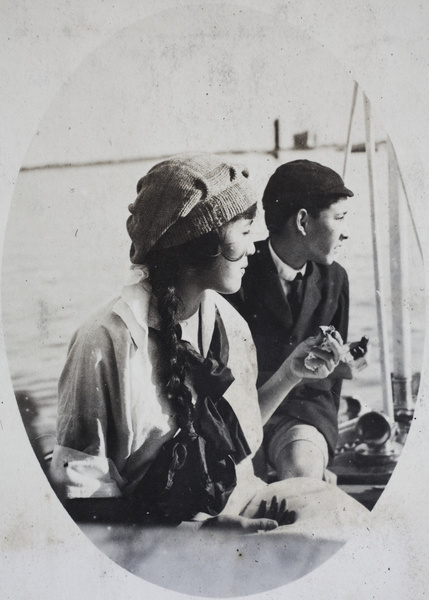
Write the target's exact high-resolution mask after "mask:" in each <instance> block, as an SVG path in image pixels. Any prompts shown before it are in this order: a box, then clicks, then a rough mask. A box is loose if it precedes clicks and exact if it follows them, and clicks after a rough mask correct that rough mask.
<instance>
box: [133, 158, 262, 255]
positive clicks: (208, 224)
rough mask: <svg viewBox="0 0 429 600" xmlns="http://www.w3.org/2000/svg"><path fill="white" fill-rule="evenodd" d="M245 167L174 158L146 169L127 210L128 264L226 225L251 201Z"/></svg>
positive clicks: (221, 161)
mask: <svg viewBox="0 0 429 600" xmlns="http://www.w3.org/2000/svg"><path fill="white" fill-rule="evenodd" d="M248 177H249V173H248V171H247V169H246V168H245V167H242V166H234V165H231V164H228V163H226V162H224V161H223V160H222V159H220V158H219V157H217V156H214V155H211V154H180V155H177V156H174V157H173V158H171V159H168V160H165V161H163V162H161V163H159V164H157V165H155V166H154V167H152V169H150V171H149V172H148V173H147V175H145V176H144V177H142V178H141V179H140V181H139V182H138V184H137V194H138V196H137V198H136V200H135V202H134V203H133V204H130V206H129V207H128V209H129V211H130V213H131V216H130V217H129V218H128V220H127V230H128V234H129V236H130V237H131V241H132V244H131V249H130V258H131V262H132V263H137V264H139V263H143V262H144V261H145V258H146V256H147V253H148V252H149V250H150V249H151V248H152V247H153V246H154V245H155V244H156V245H157V248H169V247H172V246H178V245H180V244H183V243H185V242H188V241H190V240H192V239H194V238H197V237H200V236H201V235H203V234H205V233H208V232H209V231H212V230H213V229H215V228H217V227H221V226H222V225H224V224H225V223H228V221H230V220H231V219H233V218H234V217H236V216H237V215H239V214H241V213H243V212H245V211H246V210H247V209H248V208H250V207H251V206H252V205H253V204H255V202H256V199H255V197H254V195H253V192H252V189H251V187H250V185H249V183H248Z"/></svg>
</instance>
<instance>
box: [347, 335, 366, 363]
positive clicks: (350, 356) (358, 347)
mask: <svg viewBox="0 0 429 600" xmlns="http://www.w3.org/2000/svg"><path fill="white" fill-rule="evenodd" d="M368 342H369V337H368V336H366V335H363V336H362V338H361V339H360V341H359V342H357V343H356V342H355V343H354V344H350V346H349V350H348V352H347V353H346V354H345V355H344V356H343V357H341V360H342V361H343V362H353V361H354V360H357V359H358V358H362V356H365V354H366V352H367V350H368Z"/></svg>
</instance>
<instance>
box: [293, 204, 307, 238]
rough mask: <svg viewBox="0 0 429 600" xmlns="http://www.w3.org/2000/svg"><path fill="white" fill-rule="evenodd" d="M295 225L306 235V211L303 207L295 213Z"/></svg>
mask: <svg viewBox="0 0 429 600" xmlns="http://www.w3.org/2000/svg"><path fill="white" fill-rule="evenodd" d="M295 223H296V227H297V229H298V232H299V233H300V234H301V235H307V227H308V212H307V211H306V209H305V208H300V209H299V211H298V212H297V214H296V220H295Z"/></svg>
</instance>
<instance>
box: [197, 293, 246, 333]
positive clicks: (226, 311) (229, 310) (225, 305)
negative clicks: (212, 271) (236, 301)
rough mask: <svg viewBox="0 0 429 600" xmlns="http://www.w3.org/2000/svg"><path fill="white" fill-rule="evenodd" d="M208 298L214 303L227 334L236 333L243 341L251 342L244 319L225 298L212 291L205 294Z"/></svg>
mask: <svg viewBox="0 0 429 600" xmlns="http://www.w3.org/2000/svg"><path fill="white" fill-rule="evenodd" d="M206 293H207V295H208V298H210V300H211V301H212V302H213V303H214V305H215V306H216V308H217V309H218V311H219V314H220V316H221V317H222V320H223V322H224V325H225V327H226V329H227V332H228V333H231V331H232V332H236V333H237V334H239V333H241V334H242V335H243V337H244V339H250V340H252V336H251V333H250V329H249V326H248V324H247V322H246V321H245V319H244V318H243V317H242V316H241V315H240V313H239V312H238V311H237V310H236V309H235V308H234V307H233V306H232V304H231V303H230V302H228V300H226V298H224V297H223V296H221V295H220V294H218V293H217V292H214V291H213V290H208V291H207V292H206Z"/></svg>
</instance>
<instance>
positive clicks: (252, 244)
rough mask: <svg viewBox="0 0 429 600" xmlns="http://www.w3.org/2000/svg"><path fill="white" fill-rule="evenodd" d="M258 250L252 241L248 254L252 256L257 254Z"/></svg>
mask: <svg viewBox="0 0 429 600" xmlns="http://www.w3.org/2000/svg"><path fill="white" fill-rule="evenodd" d="M255 251H256V248H255V244H254V242H252V241H250V242H249V244H248V247H247V251H246V254H247V256H250V255H251V254H255Z"/></svg>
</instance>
